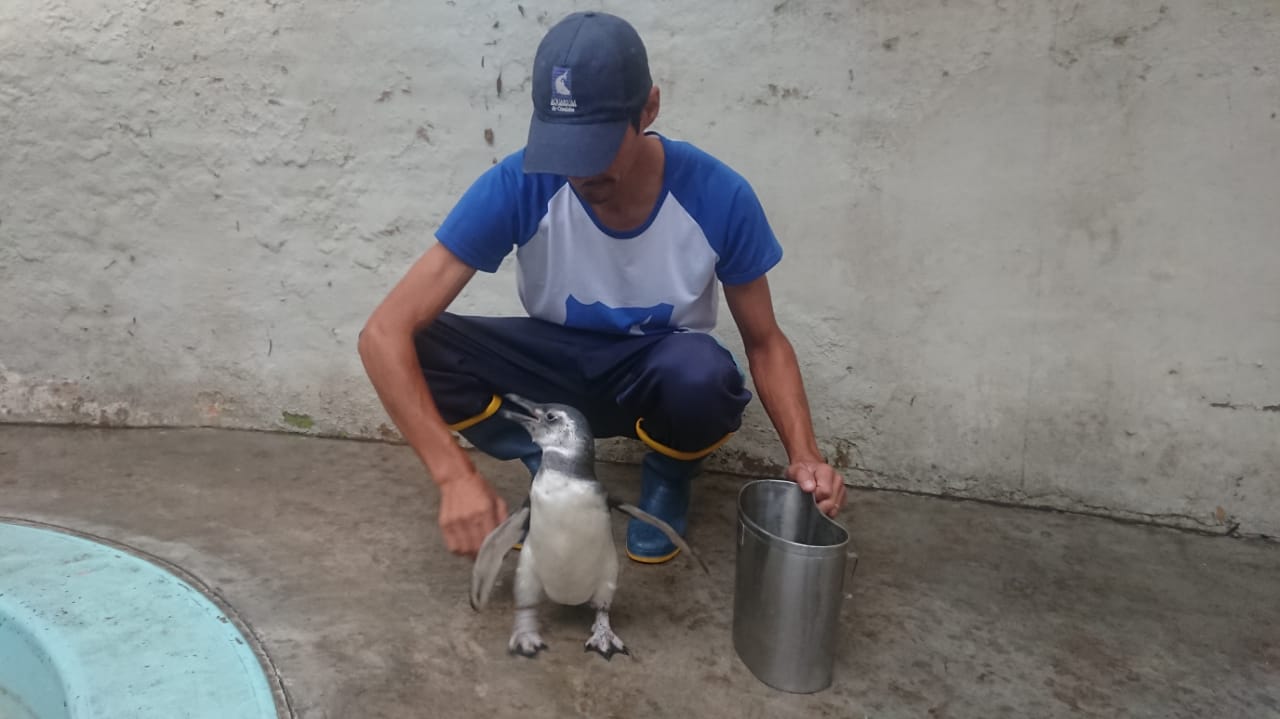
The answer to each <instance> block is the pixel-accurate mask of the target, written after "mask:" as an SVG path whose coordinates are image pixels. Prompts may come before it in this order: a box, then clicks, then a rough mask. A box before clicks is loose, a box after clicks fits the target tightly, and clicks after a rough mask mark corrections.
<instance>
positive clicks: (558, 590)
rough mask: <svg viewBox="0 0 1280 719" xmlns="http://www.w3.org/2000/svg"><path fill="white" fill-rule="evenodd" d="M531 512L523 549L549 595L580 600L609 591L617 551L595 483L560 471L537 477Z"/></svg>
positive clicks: (571, 602)
mask: <svg viewBox="0 0 1280 719" xmlns="http://www.w3.org/2000/svg"><path fill="white" fill-rule="evenodd" d="M530 510H531V517H530V523H529V536H527V537H526V538H525V543H524V551H526V552H530V554H531V559H532V560H533V566H534V573H535V574H536V575H537V577H538V581H539V583H540V584H541V585H542V588H543V590H544V591H545V592H546V594H547V597H548V598H549V599H551V600H552V601H554V602H558V603H560V604H569V605H576V604H583V603H585V602H587V601H589V600H590V599H591V598H592V597H594V596H597V595H600V594H611V593H612V589H613V586H614V583H615V582H616V580H617V569H618V555H617V549H616V547H615V546H614V543H613V531H612V528H611V527H610V522H609V519H610V517H609V507H608V505H607V504H606V503H605V498H604V495H603V494H601V493H600V492H599V490H598V487H597V486H596V485H594V484H592V483H590V482H585V481H583V480H580V479H576V478H573V477H568V476H565V475H562V474H559V473H547V474H546V475H545V476H540V477H539V478H538V481H537V482H535V483H534V486H533V487H532V488H531V492H530Z"/></svg>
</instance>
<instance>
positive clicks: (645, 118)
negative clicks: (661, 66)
mask: <svg viewBox="0 0 1280 719" xmlns="http://www.w3.org/2000/svg"><path fill="white" fill-rule="evenodd" d="M661 104H662V98H661V96H660V93H659V92H658V86H657V85H654V86H653V87H651V88H649V99H648V100H646V101H645V103H644V110H642V111H641V112H640V130H641V131H642V132H643V131H644V130H645V129H646V128H648V127H649V126H650V125H652V124H653V121H654V120H657V119H658V108H659V106H660V105H661Z"/></svg>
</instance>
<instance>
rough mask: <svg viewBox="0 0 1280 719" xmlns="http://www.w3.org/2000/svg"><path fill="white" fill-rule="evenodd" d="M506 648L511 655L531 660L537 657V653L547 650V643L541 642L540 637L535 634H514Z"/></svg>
mask: <svg viewBox="0 0 1280 719" xmlns="http://www.w3.org/2000/svg"><path fill="white" fill-rule="evenodd" d="M507 648H508V649H509V650H510V651H511V653H512V654H519V655H520V656H522V657H530V658H533V657H536V656H538V652H540V651H542V650H543V649H546V648H547V643H546V642H544V641H542V637H541V636H539V635H538V633H537V632H516V633H515V634H512V635H511V641H510V642H509V643H508V645H507Z"/></svg>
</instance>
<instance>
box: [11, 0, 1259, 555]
mask: <svg viewBox="0 0 1280 719" xmlns="http://www.w3.org/2000/svg"><path fill="white" fill-rule="evenodd" d="M578 7H604V8H605V9H620V8H625V11H626V12H627V13H628V14H629V17H631V18H632V19H633V21H634V22H635V23H636V24H637V25H638V27H639V28H640V29H641V31H642V34H643V35H644V36H645V38H646V40H647V42H648V44H649V47H650V52H651V55H652V59H653V64H654V72H655V75H656V78H657V81H658V83H659V84H660V85H661V87H662V89H663V98H664V111H663V114H662V117H661V118H660V119H659V122H658V125H657V127H656V129H658V130H660V131H663V132H666V133H668V134H670V135H673V136H678V137H683V138H688V139H692V140H694V141H696V142H698V143H699V144H701V145H702V146H703V147H705V148H706V149H708V150H711V151H712V152H715V153H718V154H719V155H720V156H722V157H723V158H724V159H725V160H727V161H728V162H729V163H730V164H731V165H733V166H735V167H736V168H738V169H739V170H741V171H743V172H744V173H746V174H747V175H748V176H749V177H750V178H751V179H752V180H753V181H754V183H755V184H756V186H757V189H758V190H759V192H760V194H761V196H762V197H763V199H764V201H765V203H766V206H767V208H768V210H769V211H770V213H771V218H772V220H773V222H774V224H775V227H776V229H777V230H778V232H779V234H780V235H781V237H782V238H783V240H784V242H785V244H786V247H787V250H788V260H787V261H786V262H785V263H784V265H783V266H782V267H781V268H779V269H778V270H777V272H776V275H775V278H774V280H773V287H774V289H775V292H776V295H777V301H778V304H779V315H780V317H781V320H782V321H783V323H784V325H785V327H786V329H787V330H788V332H789V334H790V336H791V338H792V339H793V341H794V342H795V344H796V345H797V348H798V350H799V352H800V354H801V356H802V358H803V361H804V370H805V374H806V379H807V381H808V384H809V387H810V388H811V391H812V402H813V409H814V415H815V419H816V422H817V428H818V431H819V432H820V434H821V437H822V443H823V446H824V447H825V448H826V449H827V450H828V451H829V452H830V456H831V458H832V459H833V460H834V461H836V462H837V463H839V464H840V465H841V466H842V467H844V468H845V469H846V471H847V473H848V475H849V477H850V478H851V479H853V480H855V481H856V482H858V483H861V484H872V485H877V486H884V487H896V488H905V489H910V490H920V491H926V492H946V493H951V494H955V495H961V496H970V497H982V498H992V499H999V500H1008V501H1013V502H1026V503H1031V504H1038V505H1049V506H1057V507H1063V508H1071V509H1083V510H1087V511H1097V512H1102V513H1105V514H1111V515H1115V516H1126V517H1136V518H1150V519H1154V520H1157V521H1162V522H1167V523H1171V524H1176V525H1182V526H1190V527H1198V528H1203V529H1208V530H1211V531H1220V532H1230V531H1233V530H1234V531H1239V532H1242V533H1263V534H1269V535H1278V534H1280V489H1277V486H1278V483H1277V479H1278V477H1277V473H1278V471H1280V470H1278V468H1280V411H1277V410H1278V407H1280V120H1277V112H1280V74H1278V68H1280V6H1277V4H1276V3H1275V2H1270V1H1269V0H1202V1H1200V2H1196V1H1193V0H1166V2H1163V3H1161V2H1160V1H1159V0H1137V1H1135V2H1130V3H1104V2H1091V3H1090V2H1078V1H1076V0H1069V1H1066V0H1062V1H1059V0H1053V1H1050V0H1036V1H1035V2H1028V3H1016V2H1008V1H1007V0H992V1H989V2H986V1H978V0H973V1H966V0H952V1H951V2H928V3H925V2H880V1H876V0H869V1H866V2H857V3H851V2H817V1H812V2H802V1H801V0H767V1H764V2H755V1H752V2H733V3H730V2H717V3H674V2H656V3H620V2H610V3H603V4H596V3H577V4H575V3H570V2H541V3H538V2H535V1H534V0H526V1H525V2H524V4H523V5H518V4H516V3H514V2H498V1H488V2H463V1H461V0H459V1H458V2H453V1H442V2H424V3H404V2H380V1H377V0H374V1H371V2H363V3H340V2H333V1H332V0H311V1H309V2H306V3H302V2H298V1H293V0H267V1H266V2H238V3H237V2H229V1H227V2H216V1H212V0H192V1H191V2H183V3H163V2H156V1H154V0H126V1H125V2H120V3H110V4H108V3H96V2H89V1H88V0H9V1H8V2H5V3H3V4H0V183H2V187H0V189H2V191H0V306H3V308H4V311H3V313H2V314H0V419H3V420H7V421H38V422H45V421H47V422H85V423H94V424H111V425H147V424H179V425H195V424H198V425H213V426H224V427H251V428H265V429H279V430H290V431H308V432H316V433H331V434H344V435H351V436H370V437H379V436H392V435H393V434H394V433H393V432H392V431H391V430H390V428H389V427H388V426H387V424H386V418H385V416H384V415H383V413H382V411H381V409H380V407H379V406H378V405H377V403H376V399H375V398H374V396H373V393H372V391H371V389H370V388H369V386H368V384H367V382H366V380H365V378H364V377H363V374H362V371H361V368H360V365H359V360H358V358H357V356H356V352H355V338H356V333H357V332H358V330H359V328H360V326H361V324H362V323H363V321H364V319H365V318H366V316H367V314H368V312H369V311H370V309H371V308H372V306H373V305H374V304H375V303H376V302H377V301H378V300H379V299H380V297H381V295H382V293H383V292H384V291H385V290H386V289H387V288H388V287H389V286H390V285H391V284H392V283H393V282H394V281H395V280H396V279H397V278H398V277H399V276H400V274H401V273H402V272H403V271H404V270H405V268H406V267H407V265H408V264H409V263H410V262H411V261H412V260H413V259H414V258H415V257H416V256H417V255H418V253H420V252H421V251H422V250H423V249H425V247H426V246H427V245H428V243H429V242H430V235H431V233H432V231H433V229H434V227H435V226H436V224H437V223H438V222H439V221H440V219H441V218H442V216H443V215H444V213H445V212H447V210H448V209H449V207H450V204H451V202H452V201H453V199H454V198H455V197H456V196H457V195H458V194H459V193H460V192H461V191H462V190H463V189H464V188H465V187H466V186H467V184H468V183H469V182H470V181H471V180H472V179H473V178H474V177H475V176H476V175H477V174H478V173H479V172H481V171H482V170H483V169H484V168H485V167H487V166H488V165H489V163H490V162H492V161H493V160H494V159H495V158H498V157H501V156H502V155H504V154H505V153H507V152H510V151H512V150H515V149H517V148H518V147H519V146H520V145H521V143H522V138H523V135H524V129H525V123H526V118H527V115H528V90H529V85H528V68H529V65H530V58H531V55H532V52H533V49H534V46H535V45H536V43H537V40H538V38H539V37H540V36H541V34H542V32H543V31H544V30H545V28H546V27H547V26H548V24H549V23H550V22H552V21H554V19H555V18H557V17H559V16H560V15H561V14H562V13H564V12H566V11H568V10H571V9H574V8H578ZM458 307H459V308H460V309H463V310H466V311H487V312H516V311H518V310H519V307H518V305H517V304H516V301H515V296H514V289H513V285H512V277H511V274H510V267H509V266H508V267H506V268H504V270H503V271H501V272H500V273H498V274H497V275H496V276H481V277H480V278H478V280H477V281H476V282H475V283H474V284H473V285H472V286H470V287H469V288H468V290H467V291H466V293H465V296H464V297H463V298H462V299H461V300H460V302H459V305H458ZM723 335H724V337H725V338H726V340H727V341H728V342H729V343H730V344H731V345H732V346H738V345H737V338H736V335H735V334H734V331H733V328H732V323H731V322H727V321H726V324H725V325H724V332H723ZM612 451H614V452H615V454H614V455H613V456H617V457H623V458H626V457H633V456H634V453H633V448H632V447H630V446H615V447H613V450H612ZM781 458H782V454H781V452H780V448H779V446H778V444H777V442H776V440H775V438H774V436H773V434H772V432H771V431H770V428H769V425H768V424H767V420H766V419H765V416H764V413H763V412H762V411H761V409H760V407H759V405H758V403H757V404H754V405H753V407H752V410H751V414H750V416H749V418H748V422H747V426H746V428H745V429H744V431H743V432H742V434H741V435H740V436H739V437H738V438H737V439H735V441H734V442H733V443H731V444H730V445H729V446H728V447H727V448H726V449H725V450H723V451H722V453H721V455H720V456H719V457H718V459H717V466H719V467H722V468H729V469H740V470H747V471H761V470H763V469H764V468H767V467H768V466H769V465H770V464H772V463H776V462H778V461H779V460H780V459H781ZM855 521H856V518H855Z"/></svg>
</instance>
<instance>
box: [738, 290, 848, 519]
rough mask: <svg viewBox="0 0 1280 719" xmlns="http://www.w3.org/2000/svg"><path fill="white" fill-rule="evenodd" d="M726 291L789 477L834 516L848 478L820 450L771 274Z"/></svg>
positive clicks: (752, 376) (825, 511)
mask: <svg viewBox="0 0 1280 719" xmlns="http://www.w3.org/2000/svg"><path fill="white" fill-rule="evenodd" d="M724 294H725V300H726V302H727V303H728V305H729V311H730V312H731V313H732V314H733V318H734V321H735V322H736V323H737V325H738V332H739V333H740V334H741V335H742V342H743V346H744V348H745V349H746V353H747V364H748V366H749V367H750V370H751V378H752V380H753V381H754V382H755V386H756V391H757V392H759V394H760V403H761V404H762V405H764V409H765V412H766V413H768V415H769V419H770V421H772V422H773V426H774V428H775V429H777V431H778V436H779V438H780V439H781V441H782V446H783V447H784V448H785V449H786V452H787V458H788V460H789V462H790V464H789V466H788V467H787V478H788V479H791V480H792V481H794V482H796V483H797V484H799V485H800V486H801V488H803V489H804V490H805V491H806V492H811V493H813V495H814V498H815V499H816V500H817V502H818V507H819V508H820V509H821V510H822V511H823V513H825V514H827V515H829V516H832V517H834V516H835V515H836V514H837V513H838V512H839V511H840V508H841V507H843V506H844V501H845V488H844V479H843V478H842V477H841V476H840V475H839V473H837V472H836V471H835V469H833V468H832V467H831V466H830V465H828V464H827V463H826V461H825V460H824V459H823V458H822V452H821V451H820V450H819V449H818V441H817V439H816V438H815V437H814V433H813V422H812V418H811V416H810V414H809V402H808V398H807V397H806V396H805V390H804V382H803V380H802V378H801V376H800V366H799V363H798V362H797V361H796V354H795V349H794V348H793V347H792V346H791V342H790V341H789V340H788V339H787V337H786V335H784V334H783V332H782V329H781V328H780V327H778V322H777V318H776V317H775V315H774V311H773V299H772V297H771V295H770V292H769V282H768V279H767V278H766V277H765V276H761V277H759V278H757V279H755V280H752V281H751V282H748V283H746V284H741V285H725V286H724Z"/></svg>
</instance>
